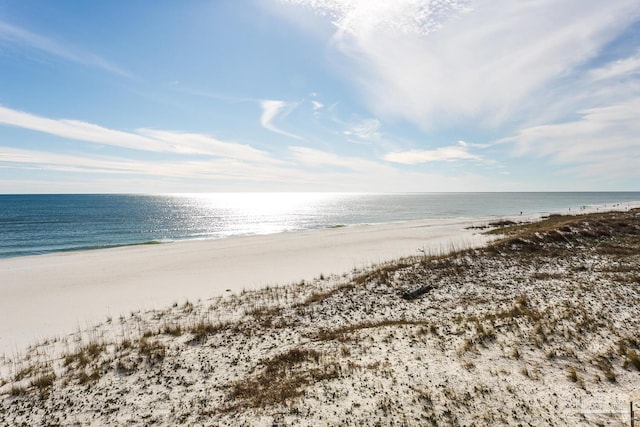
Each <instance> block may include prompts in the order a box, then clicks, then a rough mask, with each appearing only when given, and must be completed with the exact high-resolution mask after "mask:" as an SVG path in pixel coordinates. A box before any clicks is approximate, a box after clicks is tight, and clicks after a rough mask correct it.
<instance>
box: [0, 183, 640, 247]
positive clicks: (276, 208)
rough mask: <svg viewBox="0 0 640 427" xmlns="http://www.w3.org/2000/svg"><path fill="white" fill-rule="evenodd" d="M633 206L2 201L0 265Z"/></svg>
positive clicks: (103, 198) (520, 197)
mask: <svg viewBox="0 0 640 427" xmlns="http://www.w3.org/2000/svg"><path fill="white" fill-rule="evenodd" d="M639 200H640V192H624V193H617V192H613V193H605V192H603V193H419V194H416V193H411V194H333V193H228V194H222V193H221V194H193V195H187V194H178V195H0V258H7V257H16V256H25V255H34V254H45V253H51V252H62V251H74V250H86V249H95V248H105V247H114V246H123V245H133V244H147V243H154V242H170V241H177V240H189V239H216V238H225V237H230V236H237V235H250V234H269V233H281V232H285V231H293V230H303V229H316V228H328V227H336V226H345V225H354V224H363V223H385V222H395V221H406V220H416V219H431V218H456V217H476V216H496V217H499V216H505V215H515V214H519V213H520V212H523V213H525V214H528V213H549V212H557V211H561V210H565V209H568V208H575V209H578V208H580V207H581V206H591V205H604V204H614V203H619V202H625V201H639Z"/></svg>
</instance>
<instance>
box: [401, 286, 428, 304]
mask: <svg viewBox="0 0 640 427" xmlns="http://www.w3.org/2000/svg"><path fill="white" fill-rule="evenodd" d="M434 287H435V286H434V285H424V286H421V287H419V288H418V289H414V290H413V291H407V292H405V293H403V294H402V298H404V299H406V300H408V301H410V300H414V299H416V298H420V297H421V296H422V295H424V294H426V293H427V292H429V291H430V290H431V289H433V288H434Z"/></svg>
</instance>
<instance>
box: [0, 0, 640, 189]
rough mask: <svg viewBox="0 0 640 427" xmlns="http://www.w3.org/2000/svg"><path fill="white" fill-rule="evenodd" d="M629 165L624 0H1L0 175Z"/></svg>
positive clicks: (562, 177)
mask: <svg viewBox="0 0 640 427" xmlns="http://www.w3.org/2000/svg"><path fill="white" fill-rule="evenodd" d="M639 182H640V2H638V1H637V0H607V1H606V2H605V1H602V0H563V1H561V2H558V1H556V0H554V1H551V0H535V1H513V0H487V1H474V0H430V1H428V0H396V1H390V0H209V1H206V0H181V1H179V2H177V1H173V0H154V1H144V0H128V1H108V2H97V1H83V0H66V1H55V2H54V1H35V0H20V1H12V0H0V193H98V192H128V193H130V192H135V193H148V192H152V193H166V192H217V191H363V192H379V191H385V192H386V191H390V192H395V191H583V190H584V191H589V190H631V191H637V190H640V187H639V186H638V183H639Z"/></svg>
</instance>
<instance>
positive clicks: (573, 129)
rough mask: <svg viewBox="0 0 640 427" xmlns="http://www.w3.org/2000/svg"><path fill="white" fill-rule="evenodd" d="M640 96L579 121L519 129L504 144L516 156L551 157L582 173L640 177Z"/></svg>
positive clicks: (582, 115)
mask: <svg viewBox="0 0 640 427" xmlns="http://www.w3.org/2000/svg"><path fill="white" fill-rule="evenodd" d="M639 111H640V97H636V98H633V99H630V100H628V101H624V102H621V103H618V104H613V105H609V106H606V107H597V108H590V109H587V110H584V111H582V112H580V114H579V118H578V119H577V120H572V121H564V122H559V123H554V124H548V125H541V126H533V127H528V128H525V129H522V130H520V131H519V132H518V133H517V134H516V135H514V136H512V137H509V138H505V139H503V140H502V141H501V142H510V143H513V144H514V154H515V155H516V156H536V157H546V158H550V159H551V160H552V161H553V162H554V163H555V164H558V165H564V166H566V167H567V169H572V168H573V170H574V171H577V169H576V167H578V166H579V167H580V170H582V171H583V173H588V174H591V175H596V176H597V175H600V176H603V177H605V176H607V177H611V176H613V175H616V176H618V177H624V176H627V177H632V176H636V177H637V176H640V169H639V168H638V165H640V116H639V114H638V112H639Z"/></svg>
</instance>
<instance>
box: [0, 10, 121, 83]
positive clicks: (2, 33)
mask: <svg viewBox="0 0 640 427" xmlns="http://www.w3.org/2000/svg"><path fill="white" fill-rule="evenodd" d="M0 40H5V41H6V42H9V43H12V44H15V45H18V46H20V47H26V48H30V49H35V50H38V51H41V52H44V53H46V54H48V55H52V56H56V57H59V58H62V59H64V60H67V61H71V62H75V63H77V64H81V65H84V66H87V67H94V68H99V69H102V70H104V71H108V72H110V73H113V74H118V75H121V76H125V77H131V75H130V74H129V73H128V72H127V71H125V70H123V69H122V68H121V67H119V66H117V65H115V64H114V63H112V62H111V61H108V60H106V59H105V58H102V57H101V56H99V55H96V54H94V53H90V52H84V51H81V50H79V49H77V48H74V47H71V46H68V45H64V44H61V43H59V42H57V41H55V40H53V39H52V38H48V37H45V36H42V35H40V34H36V33H33V32H31V31H27V30H25V29H23V28H20V27H16V26H15V25H11V24H8V23H6V22H2V21H0Z"/></svg>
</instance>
